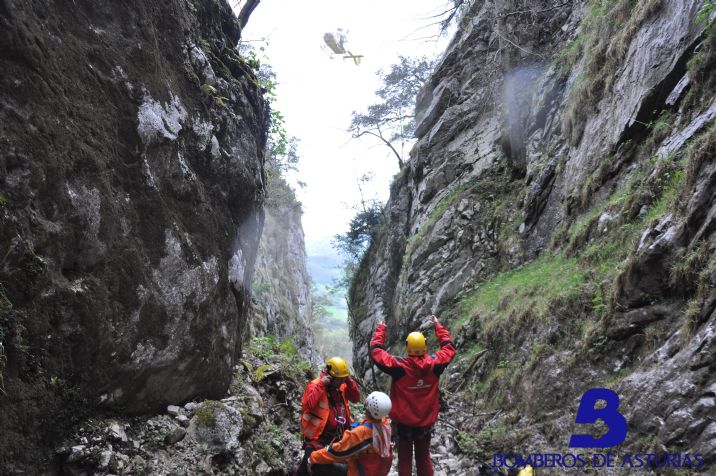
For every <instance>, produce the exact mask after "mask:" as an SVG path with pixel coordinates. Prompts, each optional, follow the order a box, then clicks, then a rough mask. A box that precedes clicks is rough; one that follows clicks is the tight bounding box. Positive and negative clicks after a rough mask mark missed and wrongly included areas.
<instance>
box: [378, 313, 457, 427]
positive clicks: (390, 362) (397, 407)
mask: <svg viewBox="0 0 716 476" xmlns="http://www.w3.org/2000/svg"><path fill="white" fill-rule="evenodd" d="M435 334H436V335H437V336H438V339H439V340H440V350H438V352H437V354H435V355H421V356H415V355H409V356H407V357H396V356H394V355H391V354H389V353H388V352H386V351H385V349H384V348H383V344H384V343H385V324H379V325H378V327H376V329H375V333H374V334H373V339H372V340H371V341H370V349H371V350H370V356H371V358H372V359H373V362H375V364H376V365H377V366H378V368H379V369H380V370H382V371H383V372H385V373H387V374H388V375H390V376H391V377H392V383H391V385H390V399H391V401H392V402H393V409H392V410H391V412H390V418H391V419H392V420H393V421H395V422H397V423H401V424H403V425H407V426H418V427H426V426H430V425H432V424H433V423H435V421H436V420H437V419H438V411H439V410H440V403H439V402H438V386H439V384H440V374H442V373H443V371H444V370H445V368H446V367H447V366H448V364H449V363H450V361H451V360H452V358H453V357H455V354H456V353H457V351H456V350H455V347H454V345H453V343H452V338H451V337H450V332H449V331H448V330H447V329H446V328H445V327H444V326H443V325H442V324H439V323H438V324H436V325H435Z"/></svg>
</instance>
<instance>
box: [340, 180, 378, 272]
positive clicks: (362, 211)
mask: <svg viewBox="0 0 716 476" xmlns="http://www.w3.org/2000/svg"><path fill="white" fill-rule="evenodd" d="M371 179H372V175H371V174H365V175H363V176H362V177H360V178H358V190H359V191H360V197H361V199H360V204H359V206H356V207H355V210H356V214H355V215H354V216H353V218H352V219H351V221H350V223H349V224H348V231H347V232H346V233H344V234H342V235H336V236H335V238H334V240H333V246H334V247H335V248H336V249H337V250H338V251H340V252H341V253H343V255H344V256H345V257H346V258H347V259H348V263H346V278H347V280H350V278H351V276H352V271H353V270H354V268H355V265H357V263H358V262H359V261H360V258H361V257H362V256H363V253H365V250H367V249H368V247H369V246H370V245H371V243H373V240H374V239H375V237H376V236H377V234H378V230H379V228H380V226H381V225H382V224H383V204H382V203H381V202H380V201H379V200H375V199H369V200H367V199H366V198H365V195H364V193H363V187H364V186H365V184H366V183H368V182H369V181H370V180H371ZM344 284H346V283H344Z"/></svg>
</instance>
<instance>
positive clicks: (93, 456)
mask: <svg viewBox="0 0 716 476" xmlns="http://www.w3.org/2000/svg"><path fill="white" fill-rule="evenodd" d="M248 354H249V355H248V356H247V357H246V358H244V359H243V360H242V361H241V362H240V364H239V365H237V366H236V367H235V368H234V377H233V380H232V384H231V387H230V390H229V392H228V395H227V396H226V398H223V399H221V400H205V401H202V402H198V401H196V402H188V403H186V404H184V405H169V406H168V407H167V409H166V412H165V413H163V414H160V415H153V416H149V417H147V416H144V417H135V418H115V417H106V418H93V419H91V420H87V421H85V422H83V423H82V424H81V425H79V426H78V427H77V428H76V429H75V431H74V433H73V434H72V436H71V437H70V438H68V439H67V440H66V441H65V443H64V444H63V445H62V446H61V447H60V448H58V449H57V458H58V460H59V461H60V464H59V467H60V468H61V469H60V471H61V474H70V475H74V476H84V475H87V476H89V475H111V474H114V475H149V474H152V475H154V474H157V475H177V476H178V475H190V474H231V475H247V476H248V475H286V474H290V473H289V472H288V470H287V468H292V467H293V465H294V464H295V462H297V461H298V459H299V455H300V453H301V444H300V440H299V438H298V436H297V431H298V415H299V411H300V399H301V392H302V391H303V386H304V384H305V382H306V381H307V379H308V377H309V374H310V369H309V368H308V366H307V364H306V363H305V362H304V361H303V360H302V359H301V358H300V357H298V355H297V354H296V353H295V348H293V347H292V344H286V343H284V344H278V343H276V342H275V341H274V340H272V339H270V338H266V339H254V341H253V342H252V345H251V348H250V351H249V352H248Z"/></svg>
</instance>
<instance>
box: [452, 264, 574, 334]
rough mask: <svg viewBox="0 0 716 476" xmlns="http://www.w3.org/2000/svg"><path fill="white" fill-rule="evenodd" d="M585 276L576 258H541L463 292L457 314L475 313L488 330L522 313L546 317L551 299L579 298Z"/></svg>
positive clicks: (467, 314) (470, 314)
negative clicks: (463, 295) (467, 291)
mask: <svg viewBox="0 0 716 476" xmlns="http://www.w3.org/2000/svg"><path fill="white" fill-rule="evenodd" d="M586 277H587V276H586V273H585V271H584V269H583V268H582V267H581V266H580V265H579V262H578V261H577V259H576V258H569V257H566V256H564V255H563V254H559V255H554V256H552V255H542V256H540V257H539V258H537V259H536V260H534V261H531V262H529V263H527V264H525V265H523V266H522V267H520V268H517V269H514V270H510V271H507V272H504V273H499V274H497V275H495V276H494V277H493V278H492V279H490V280H489V281H487V282H485V283H483V284H481V285H479V286H478V287H477V288H476V289H475V290H474V291H472V292H469V293H467V294H466V295H465V297H463V298H462V299H461V300H460V303H459V308H460V312H461V314H462V315H463V316H472V315H475V314H477V315H478V316H480V318H481V320H482V321H484V322H485V324H486V325H487V326H490V327H492V326H496V325H499V324H501V323H503V322H504V321H506V320H511V319H512V318H519V317H520V316H524V315H525V314H530V315H534V316H542V317H546V316H547V310H548V308H549V306H550V303H551V302H552V301H553V300H554V299H573V298H574V297H576V296H577V295H579V294H580V291H581V286H582V284H583V283H584V282H585V280H586Z"/></svg>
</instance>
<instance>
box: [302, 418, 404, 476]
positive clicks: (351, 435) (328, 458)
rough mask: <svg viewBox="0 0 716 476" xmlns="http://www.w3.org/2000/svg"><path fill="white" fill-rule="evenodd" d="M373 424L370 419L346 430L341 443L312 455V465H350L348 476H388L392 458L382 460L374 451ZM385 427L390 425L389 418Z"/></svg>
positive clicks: (332, 444)
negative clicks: (344, 463)
mask: <svg viewBox="0 0 716 476" xmlns="http://www.w3.org/2000/svg"><path fill="white" fill-rule="evenodd" d="M373 422H374V420H372V419H370V418H368V419H366V420H363V423H362V424H360V425H358V426H356V427H355V428H353V429H352V430H346V432H345V433H343V438H341V440H340V441H336V442H335V443H331V444H330V445H328V447H327V448H323V449H320V450H317V451H314V452H313V453H311V464H328V463H343V462H347V463H348V476H387V474H388V473H389V472H390V465H391V464H392V462H393V453H392V451H391V454H390V458H381V457H380V455H378V453H376V452H375V450H374V449H373ZM382 422H383V424H384V425H390V423H389V422H388V419H387V418H383V420H382Z"/></svg>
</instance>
